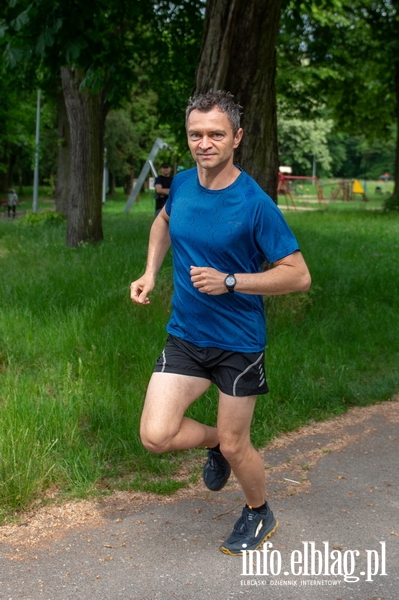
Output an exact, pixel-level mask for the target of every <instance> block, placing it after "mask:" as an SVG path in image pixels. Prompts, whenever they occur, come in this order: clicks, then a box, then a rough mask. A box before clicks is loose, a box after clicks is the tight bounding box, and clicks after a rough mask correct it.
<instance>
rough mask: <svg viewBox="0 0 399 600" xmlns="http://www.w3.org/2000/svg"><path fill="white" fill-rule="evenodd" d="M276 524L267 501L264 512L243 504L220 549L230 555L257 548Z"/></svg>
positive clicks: (273, 530) (240, 554)
mask: <svg viewBox="0 0 399 600" xmlns="http://www.w3.org/2000/svg"><path fill="white" fill-rule="evenodd" d="M277 526H278V521H276V519H275V518H274V516H273V513H272V511H271V510H270V508H269V506H268V504H267V503H266V513H265V514H263V513H258V512H256V511H254V510H251V509H250V508H248V507H247V506H245V507H244V509H243V511H242V515H241V517H240V518H239V519H238V521H237V523H236V524H235V525H234V529H233V532H232V534H231V535H230V537H228V538H227V540H226V541H225V542H223V544H222V545H221V546H220V550H221V551H222V552H224V554H230V555H231V556H242V553H243V552H248V550H257V549H258V548H260V546H262V544H263V542H264V541H265V540H267V538H268V537H270V536H271V535H272V533H274V532H275V531H276V529H277Z"/></svg>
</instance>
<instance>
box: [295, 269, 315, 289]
mask: <svg viewBox="0 0 399 600" xmlns="http://www.w3.org/2000/svg"><path fill="white" fill-rule="evenodd" d="M298 283H299V288H298V292H307V291H308V289H309V288H310V286H311V285H312V277H311V275H310V273H309V271H308V270H307V269H306V271H304V272H303V273H301V277H300V279H299V282H298Z"/></svg>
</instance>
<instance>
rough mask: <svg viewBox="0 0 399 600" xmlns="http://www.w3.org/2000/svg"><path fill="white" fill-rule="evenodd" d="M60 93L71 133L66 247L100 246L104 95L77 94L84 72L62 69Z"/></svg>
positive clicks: (88, 92)
mask: <svg viewBox="0 0 399 600" xmlns="http://www.w3.org/2000/svg"><path fill="white" fill-rule="evenodd" d="M61 80H62V89H63V93H64V99H65V106H66V110H67V114H68V121H69V126H70V133H71V180H70V193H69V201H68V226H67V240H66V242H67V245H68V246H77V245H78V244H80V243H81V242H99V241H101V240H102V239H103V231H102V177H103V158H104V129H105V116H106V107H105V91H104V90H100V91H99V92H97V93H92V92H91V91H90V90H88V89H83V90H81V91H80V90H79V86H80V84H81V82H82V81H83V72H82V71H80V70H79V69H73V68H72V67H69V66H68V67H62V69H61Z"/></svg>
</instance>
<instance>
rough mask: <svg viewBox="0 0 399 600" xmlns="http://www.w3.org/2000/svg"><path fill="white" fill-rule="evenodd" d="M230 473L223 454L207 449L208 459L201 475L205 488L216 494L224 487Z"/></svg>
mask: <svg viewBox="0 0 399 600" xmlns="http://www.w3.org/2000/svg"><path fill="white" fill-rule="evenodd" d="M230 473H231V468H230V465H229V463H228V462H227V460H226V459H225V457H224V456H223V454H222V453H221V452H218V451H217V450H212V448H209V450H208V458H207V461H206V463H205V464H204V470H203V473H202V477H203V479H204V483H205V485H206V487H207V488H208V489H209V490H212V492H218V491H219V490H221V489H222V488H223V487H224V486H225V485H226V482H227V480H228V478H229V477H230Z"/></svg>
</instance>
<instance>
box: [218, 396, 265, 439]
mask: <svg viewBox="0 0 399 600" xmlns="http://www.w3.org/2000/svg"><path fill="white" fill-rule="evenodd" d="M256 398H257V396H229V395H227V394H224V393H223V392H221V391H219V407H218V421H217V428H218V436H219V440H220V443H221V444H224V443H227V444H229V445H230V444H236V443H244V442H248V443H249V441H250V430H251V423H252V417H253V413H254V409H255V404H256Z"/></svg>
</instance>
